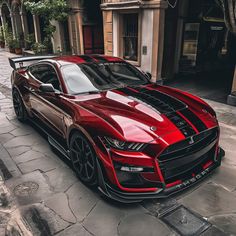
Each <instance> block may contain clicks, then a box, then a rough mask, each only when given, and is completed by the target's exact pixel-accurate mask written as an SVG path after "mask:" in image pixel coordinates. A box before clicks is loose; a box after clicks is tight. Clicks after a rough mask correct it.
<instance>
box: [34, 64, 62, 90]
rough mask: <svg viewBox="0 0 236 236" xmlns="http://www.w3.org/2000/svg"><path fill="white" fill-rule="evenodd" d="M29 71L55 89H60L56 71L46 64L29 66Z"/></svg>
mask: <svg viewBox="0 0 236 236" xmlns="http://www.w3.org/2000/svg"><path fill="white" fill-rule="evenodd" d="M29 71H30V73H31V74H32V75H33V76H34V77H35V78H36V79H37V80H39V81H41V82H42V83H44V84H52V85H53V87H54V88H55V89H56V90H60V91H61V86H60V82H59V80H58V77H57V74H56V71H55V70H54V68H53V67H52V66H50V65H48V64H39V65H35V66H31V67H30V68H29Z"/></svg>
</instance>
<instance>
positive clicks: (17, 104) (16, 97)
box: [12, 89, 28, 122]
mask: <svg viewBox="0 0 236 236" xmlns="http://www.w3.org/2000/svg"><path fill="white" fill-rule="evenodd" d="M12 99H13V106H14V110H15V113H16V117H17V119H18V120H19V121H21V122H25V121H26V120H27V118H28V115H27V111H26V109H25V105H24V103H23V101H22V98H21V96H20V94H19V92H18V91H17V90H16V89H14V90H13V92H12Z"/></svg>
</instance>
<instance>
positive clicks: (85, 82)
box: [62, 62, 148, 94]
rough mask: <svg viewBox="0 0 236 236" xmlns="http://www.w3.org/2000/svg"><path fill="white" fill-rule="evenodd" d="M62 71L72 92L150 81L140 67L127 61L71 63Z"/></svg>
mask: <svg viewBox="0 0 236 236" xmlns="http://www.w3.org/2000/svg"><path fill="white" fill-rule="evenodd" d="M62 73H63V77H64V80H65V83H66V85H67V89H68V91H69V93H71V94H77V93H85V92H91V91H100V90H109V89H114V88H121V87H125V86H132V85H141V84H146V83H148V81H147V79H146V77H145V76H144V75H143V74H142V73H141V72H140V71H139V70H138V69H136V68H135V67H133V66H131V65H130V64H128V63H125V62H124V63H123V62H122V63H100V64H95V63H90V64H89V63H88V64H79V65H76V64H71V65H66V66H63V67H62Z"/></svg>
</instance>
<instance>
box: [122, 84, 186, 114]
mask: <svg viewBox="0 0 236 236" xmlns="http://www.w3.org/2000/svg"><path fill="white" fill-rule="evenodd" d="M134 90H135V91H134ZM119 91H121V92H123V93H125V94H127V95H128V96H131V97H133V98H137V99H138V100H140V101H142V102H144V103H146V104H147V105H150V106H152V107H153V108H154V109H156V110H157V111H159V112H160V113H162V114H166V113H170V112H174V111H176V110H181V109H184V108H185V107H186V105H185V104H184V103H183V102H181V101H179V100H177V99H175V98H173V97H171V96H169V95H167V94H164V93H161V92H159V91H156V90H151V89H146V88H142V87H132V88H131V89H130V88H128V87H127V88H122V89H119ZM136 91H137V92H136Z"/></svg>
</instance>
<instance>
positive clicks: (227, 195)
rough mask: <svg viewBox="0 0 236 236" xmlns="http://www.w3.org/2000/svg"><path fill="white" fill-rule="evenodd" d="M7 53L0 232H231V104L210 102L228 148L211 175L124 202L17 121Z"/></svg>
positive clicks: (234, 163) (2, 70)
mask: <svg viewBox="0 0 236 236" xmlns="http://www.w3.org/2000/svg"><path fill="white" fill-rule="evenodd" d="M11 56H14V54H10V53H8V52H5V51H3V50H2V51H0V236H1V235H5V234H7V235H59V236H62V235H81V236H83V235H96V236H97V235H98V236H99V235H102V236H115V235H122V236H123V235H135V236H138V235H140V236H141V235H148V236H149V235H156V236H158V235H160V236H165V235H166V236H167V235H168V236H173V235H204V236H206V235H207V236H210V235H214V236H217V235H236V108H235V107H232V106H228V105H225V104H221V103H217V102H212V101H209V100H207V102H208V103H209V104H210V105H211V106H212V107H213V108H214V109H215V111H216V112H217V116H218V120H219V122H220V127H221V139H220V145H221V146H222V148H223V149H224V150H225V157H224V158H223V161H222V166H221V167H220V168H219V169H218V170H216V171H215V172H214V174H213V175H211V176H210V177H208V178H206V179H204V180H203V181H202V182H201V183H200V184H197V185H195V186H194V187H192V188H190V189H188V190H187V191H184V192H182V193H179V194H178V195H175V196H173V197H172V198H168V199H165V200H157V199H156V200H146V201H144V202H142V203H139V204H121V203H117V202H114V201H111V200H108V199H106V198H104V197H102V196H101V194H100V193H99V192H98V191H97V190H96V189H89V188H88V187H86V186H84V185H83V184H82V183H81V182H80V181H79V180H78V179H77V178H76V175H75V173H74V172H73V170H72V168H71V166H70V163H68V161H67V160H66V159H65V158H63V157H62V156H61V155H60V154H58V153H57V152H55V151H53V150H52V148H51V147H50V145H49V144H48V142H47V138H46V137H45V135H44V134H43V133H42V132H40V131H39V130H38V129H37V128H36V127H34V126H33V125H31V124H30V123H29V124H22V123H20V122H18V121H17V120H16V117H15V114H14V111H13V106H12V100H11V83H10V74H11V71H12V69H11V67H10V66H9V64H8V57H11ZM1 176H2V178H1ZM172 212H173V217H168V216H171V213H172ZM174 213H176V214H174ZM191 213H192V214H191ZM188 214H190V216H189V217H188ZM194 216H195V217H196V219H195V218H193V217H194ZM169 218H171V221H172V223H171V222H169V221H168V219H169ZM198 225H199V226H198Z"/></svg>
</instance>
